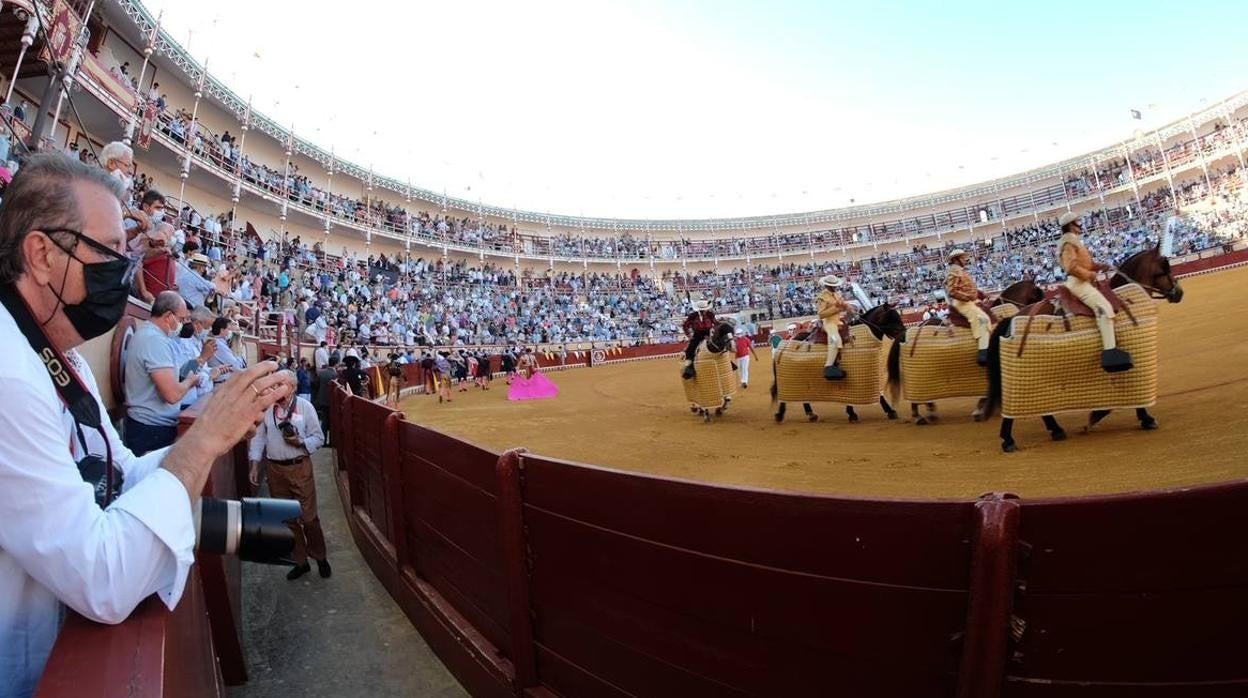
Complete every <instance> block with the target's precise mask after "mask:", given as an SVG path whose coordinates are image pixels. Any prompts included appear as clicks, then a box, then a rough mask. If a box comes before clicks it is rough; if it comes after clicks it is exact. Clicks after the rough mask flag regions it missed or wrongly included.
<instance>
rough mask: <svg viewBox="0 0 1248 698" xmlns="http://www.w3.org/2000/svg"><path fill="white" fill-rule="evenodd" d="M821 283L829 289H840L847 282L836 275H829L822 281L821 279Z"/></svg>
mask: <svg viewBox="0 0 1248 698" xmlns="http://www.w3.org/2000/svg"><path fill="white" fill-rule="evenodd" d="M819 283H820V284H822V285H824V286H826V287H828V288H839V287H840V286H841V284H843V283H845V280H844V279H842V278H841V277H839V276H837V275H836V274H828V275H827V276H825V277H823V278H822V279H819Z"/></svg>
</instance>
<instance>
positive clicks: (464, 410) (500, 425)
mask: <svg viewBox="0 0 1248 698" xmlns="http://www.w3.org/2000/svg"><path fill="white" fill-rule="evenodd" d="M1246 285H1248V268H1239V269H1232V270H1228V271H1222V272H1215V273H1212V274H1205V275H1201V276H1196V277H1192V278H1189V279H1187V280H1185V281H1184V288H1185V290H1186V292H1187V295H1186V296H1185V298H1184V300H1183V302H1182V303H1180V304H1178V305H1168V304H1165V303H1162V304H1161V306H1160V311H1161V321H1160V332H1161V334H1160V340H1159V341H1160V351H1161V358H1160V363H1161V366H1160V379H1161V384H1160V388H1159V393H1158V398H1157V407H1156V408H1155V409H1154V410H1152V411H1153V414H1154V415H1155V416H1157V417H1158V419H1159V421H1160V422H1161V424H1162V428H1161V429H1160V430H1158V431H1154V432H1143V431H1141V430H1140V429H1139V428H1138V424H1137V423H1136V421H1135V419H1134V418H1133V417H1132V415H1131V414H1130V413H1129V412H1120V413H1118V414H1116V415H1113V416H1111V417H1110V418H1108V419H1107V420H1106V421H1104V422H1102V423H1101V424H1099V425H1097V427H1096V428H1095V429H1094V430H1093V431H1092V433H1090V434H1084V433H1081V427H1082V425H1083V424H1084V422H1085V417H1086V415H1081V414H1066V415H1062V416H1061V417H1060V418H1059V419H1060V421H1061V422H1062V423H1063V425H1064V426H1065V427H1066V428H1067V430H1068V431H1070V432H1071V439H1070V440H1068V441H1066V442H1062V443H1052V442H1050V441H1049V438H1048V434H1047V432H1045V431H1044V428H1043V426H1042V425H1041V423H1040V421H1039V420H1024V421H1022V422H1020V424H1019V426H1018V427H1017V437H1016V438H1017V439H1018V440H1019V443H1020V444H1023V445H1024V446H1025V448H1024V449H1023V450H1021V451H1019V452H1017V453H1012V454H1003V453H1001V452H1000V448H999V447H998V439H997V426H998V424H999V420H998V419H993V420H989V421H987V422H983V423H975V422H973V421H972V420H971V418H970V414H971V411H972V410H973V409H974V407H975V400H973V399H965V398H964V399H956V400H948V401H944V402H941V403H940V405H939V408H938V409H939V414H940V419H939V421H938V423H936V424H933V425H928V426H921V427H920V426H915V425H914V424H912V423H908V421H903V420H905V417H906V415H907V414H908V408H905V407H906V406H897V405H894V407H895V408H898V409H899V412H900V413H901V416H902V419H900V420H898V421H889V420H888V419H886V418H885V417H884V414H883V412H882V411H881V410H880V409H878V408H861V407H860V408H858V412H859V413H860V415H861V419H862V421H861V422H860V423H857V424H849V423H847V420H846V416H845V413H844V411H843V409H842V407H841V406H840V405H834V404H831V403H825V404H818V403H817V404H815V405H814V407H815V411H816V412H817V413H818V414H819V416H820V420H819V421H818V422H816V423H808V422H807V421H806V420H805V418H804V417H803V416H802V414H801V412H800V411H797V412H790V414H789V415H788V417H787V419H786V421H785V422H784V423H783V424H776V423H775V421H774V420H773V418H772V415H773V413H774V412H775V408H774V406H773V404H772V402H771V399H770V396H769V394H768V388H769V387H770V385H771V383H772V377H771V372H770V370H769V369H770V358H771V353H770V348H769V347H767V346H766V345H763V346H760V347H758V348H757V351H758V353H759V359H758V360H757V361H755V365H754V366H753V367H752V368H751V384H750V387H749V388H748V389H747V390H744V391H738V393H737V396H736V398H735V399H734V400H733V402H732V406H731V409H730V410H729V411H728V412H727V413H725V415H724V416H723V417H722V418H719V419H717V420H715V421H714V422H712V423H710V424H704V423H703V422H702V420H701V419H699V418H697V417H696V416H695V415H691V414H689V413H688V411H687V410H686V409H684V403H685V400H684V394H683V392H682V390H681V385H680V376H679V371H680V361H679V359H677V358H670V359H654V360H649V361H640V362H636V363H625V364H615V365H609V366H602V367H594V368H590V369H585V368H578V369H569V370H566V371H558V370H554V371H550V372H549V373H548V375H550V376H551V377H552V379H553V380H554V381H555V382H556V383H557V384H558V385H559V386H560V389H561V392H560V395H559V396H558V398H555V399H553V400H543V401H533V402H508V401H507V400H506V399H505V397H506V393H505V391H504V390H502V389H495V390H492V391H489V392H485V391H481V390H478V389H476V388H473V389H472V390H470V391H469V392H467V393H456V394H455V401H454V402H453V403H450V404H446V405H440V404H438V402H437V400H435V399H433V398H432V397H431V396H414V397H410V398H407V399H406V400H405V401H404V402H403V410H404V412H405V414H406V415H407V416H408V418H409V419H411V420H412V421H415V422H418V423H420V424H425V425H428V426H431V427H433V428H436V429H439V430H442V431H445V432H447V433H450V434H454V435H456V436H459V437H462V438H464V439H466V440H469V441H473V442H476V443H479V444H482V445H484V446H487V447H490V448H493V449H498V450H506V449H508V448H513V447H524V448H527V449H529V450H531V451H534V452H537V453H541V454H543V455H546V456H553V457H557V458H564V459H567V460H573V461H580V462H583V463H597V464H600V465H605V466H610V467H616V468H621V469H626V470H635V471H638V472H646V473H654V474H658V475H666V476H670V477H679V478H688V479H692V480H702V481H709V482H721V483H729V484H734V485H747V486H751V487H762V488H774V489H780V490H790V491H797V492H820V493H825V494H850V495H859V496H880V497H910V498H926V497H955V498H965V497H972V498H973V497H976V496H978V495H980V494H983V493H984V492H990V491H1007V492H1013V493H1015V494H1019V495H1024V496H1029V497H1049V496H1069V495H1088V494H1107V493H1114V492H1131V491H1139V490H1149V489H1158V488H1171V487H1182V486H1188V485H1196V484H1207V483H1214V482H1220V481H1223V480H1232V479H1236V478H1242V477H1245V476H1248V459H1246V458H1245V457H1244V454H1245V453H1248V345H1246V344H1245V342H1244V341H1243V338H1244V337H1245V336H1248V318H1246V317H1245V316H1244V314H1242V313H1235V312H1233V311H1231V310H1230V307H1231V306H1232V304H1233V301H1232V300H1231V299H1233V298H1235V297H1236V296H1237V295H1239V294H1242V289H1244V288H1245V287H1246ZM495 387H496V388H505V386H503V385H502V383H501V381H495ZM901 408H905V409H901Z"/></svg>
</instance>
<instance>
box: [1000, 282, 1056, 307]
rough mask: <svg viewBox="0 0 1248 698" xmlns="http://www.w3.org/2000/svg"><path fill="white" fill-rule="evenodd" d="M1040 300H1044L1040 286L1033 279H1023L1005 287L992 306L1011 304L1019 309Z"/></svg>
mask: <svg viewBox="0 0 1248 698" xmlns="http://www.w3.org/2000/svg"><path fill="white" fill-rule="evenodd" d="M1042 300H1044V289H1042V288H1040V285H1039V284H1037V283H1036V282H1035V280H1033V279H1023V280H1022V281H1016V282H1014V283H1012V284H1010V285H1009V286H1008V287H1006V289H1005V290H1004V291H1002V292H1001V295H1000V296H998V297H997V300H996V302H995V303H994V304H993V305H1000V304H1002V303H1013V304H1014V305H1017V306H1019V307H1020V308H1021V307H1023V306H1027V305H1031V304H1032V303H1039V302H1040V301H1042Z"/></svg>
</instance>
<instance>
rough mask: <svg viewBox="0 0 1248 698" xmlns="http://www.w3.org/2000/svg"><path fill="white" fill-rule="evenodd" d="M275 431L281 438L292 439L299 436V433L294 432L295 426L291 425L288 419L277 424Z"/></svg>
mask: <svg viewBox="0 0 1248 698" xmlns="http://www.w3.org/2000/svg"><path fill="white" fill-rule="evenodd" d="M277 429H278V431H280V432H282V437H283V438H287V439H293V438H295V437H296V436H298V435H299V432H298V431H296V430H295V425H293V424H291V423H290V420H289V419H288V420H286V421H284V422H282V423H281V424H278V425H277Z"/></svg>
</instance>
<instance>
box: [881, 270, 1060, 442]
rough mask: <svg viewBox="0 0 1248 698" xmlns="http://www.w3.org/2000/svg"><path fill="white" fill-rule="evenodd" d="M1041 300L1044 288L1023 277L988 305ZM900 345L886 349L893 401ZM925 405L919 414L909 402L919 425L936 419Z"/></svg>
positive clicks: (978, 410) (979, 415) (979, 409)
mask: <svg viewBox="0 0 1248 698" xmlns="http://www.w3.org/2000/svg"><path fill="white" fill-rule="evenodd" d="M1042 300H1044V289H1042V288H1040V286H1039V284H1037V283H1036V282H1035V281H1033V280H1032V279H1023V280H1022V281H1017V282H1015V283H1013V284H1010V285H1009V286H1007V287H1006V288H1005V290H1004V291H1002V292H1001V293H1000V295H998V296H997V297H996V298H994V299H993V301H992V303H991V304H990V306H991V307H994V308H995V307H997V306H999V305H1004V304H1006V303H1013V304H1014V305H1016V306H1018V307H1020V308H1021V307H1023V306H1026V305H1031V304H1032V303H1038V302H1040V301H1042ZM943 323H944V320H941V319H940V318H931V319H930V320H925V321H923V322H922V323H921V324H920V326H927V325H941V324H943ZM902 340H903V341H904V340H905V335H904V334H903V335H902ZM901 345H902V342H893V346H892V347H891V348H890V349H889V350H888V390H889V393H890V395H891V397H892V398H893V402H897V401H898V400H899V399H900V393H901ZM986 399H987V398H980V400H979V404H978V405H976V406H975V412H974V413H973V415H974V418H975V421H977V422H978V421H981V420H982V419H983V413H984V401H985V400H986ZM925 406H926V407H927V413H926V414H925V415H920V414H919V403H917V402H912V403H910V418H911V419H913V420H914V423H915V424H917V425H919V426H923V425H925V424H930V423H931V422H935V421H936V420H937V419H938V416H937V414H936V403H934V402H928V403H925Z"/></svg>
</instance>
